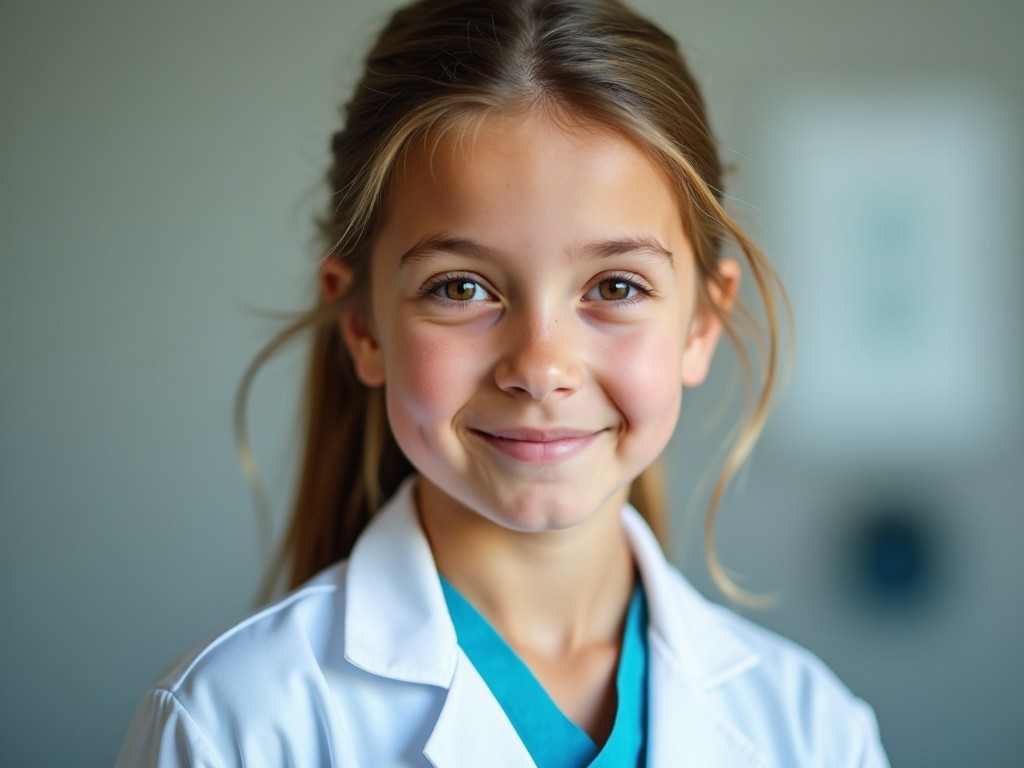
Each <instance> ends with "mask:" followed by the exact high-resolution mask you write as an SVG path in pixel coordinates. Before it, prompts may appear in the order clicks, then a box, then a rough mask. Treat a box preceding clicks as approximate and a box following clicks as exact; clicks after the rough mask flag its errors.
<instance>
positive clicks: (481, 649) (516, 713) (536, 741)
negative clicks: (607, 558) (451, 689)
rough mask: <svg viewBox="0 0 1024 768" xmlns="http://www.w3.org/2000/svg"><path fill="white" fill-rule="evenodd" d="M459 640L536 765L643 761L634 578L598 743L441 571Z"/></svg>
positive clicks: (641, 660) (643, 666) (641, 606)
mask: <svg viewBox="0 0 1024 768" xmlns="http://www.w3.org/2000/svg"><path fill="white" fill-rule="evenodd" d="M441 586H442V587H443V589H444V596H445V600H447V602H448V612H449V613H450V614H451V617H452V622H453V623H454V625H455V632H456V634H457V635H458V638H459V645H460V646H461V647H462V650H463V651H464V652H465V653H466V655H467V656H468V657H469V660H470V661H471V662H473V666H474V667H476V669H477V671H478V672H479V673H480V676H481V677H482V678H483V679H484V682H485V683H486V684H487V686H488V687H489V688H490V689H491V692H492V693H493V694H494V697H495V698H496V699H497V701H498V703H499V704H500V705H501V707H502V709H504V710H505V714H506V715H507V716H508V719H509V721H510V722H511V723H512V726H513V727H514V728H515V730H516V732H517V733H518V734H519V737H520V738H521V739H522V741H523V744H524V745H525V746H526V749H527V750H528V751H529V753H530V756H531V757H532V758H533V761H534V762H535V763H536V764H537V766H538V768H586V766H594V767H596V768H611V767H612V766H615V767H616V768H623V766H637V767H638V768H640V767H642V766H643V765H645V742H646V733H647V601H646V598H645V597H644V592H643V589H642V588H641V587H640V584H639V581H638V583H637V587H636V589H635V590H634V592H633V596H632V598H631V599H630V603H629V610H628V612H627V614H626V625H625V629H624V632H623V639H622V653H621V656H620V658H619V668H618V671H617V673H616V681H615V685H616V691H617V698H618V703H617V706H616V710H615V723H614V725H613V726H612V732H611V734H610V735H609V736H608V740H607V742H605V745H604V747H602V748H601V749H600V750H598V748H597V746H596V745H595V744H594V742H593V741H592V740H591V738H590V736H589V735H588V734H587V733H586V732H585V731H584V730H583V729H581V728H580V727H579V726H578V725H576V724H575V723H574V722H573V721H571V720H570V719H569V718H567V717H566V716H565V715H564V714H563V713H562V710H560V709H559V708H558V705H557V704H555V702H554V701H553V700H552V699H551V697H550V696H549V695H548V693H547V691H545V690H544V688H543V686H541V684H540V683H539V682H538V681H537V678H536V677H534V675H533V673H532V672H531V671H530V669H529V667H527V666H526V664H525V663H524V662H523V661H522V660H521V659H520V658H519V656H517V655H516V653H515V651H513V650H512V648H511V647H510V646H509V645H508V643H506V642H505V641H504V639H503V638H502V637H501V635H499V634H498V632H497V631H496V630H495V629H494V627H492V626H491V625H490V623H489V622H488V621H487V619H485V618H484V617H483V616H482V615H481V614H480V612H479V611H477V610H476V608H474V607H473V605H472V604H471V603H470V602H469V601H468V600H466V598H465V597H463V596H462V595H461V594H460V593H459V591H458V590H456V589H455V588H454V587H453V586H452V585H451V584H450V583H449V582H448V580H447V579H445V578H444V577H443V576H442V577H441Z"/></svg>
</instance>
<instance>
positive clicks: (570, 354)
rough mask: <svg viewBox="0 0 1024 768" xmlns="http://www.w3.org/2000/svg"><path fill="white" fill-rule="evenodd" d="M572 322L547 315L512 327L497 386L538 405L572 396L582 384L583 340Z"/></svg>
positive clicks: (495, 375) (499, 362)
mask: <svg viewBox="0 0 1024 768" xmlns="http://www.w3.org/2000/svg"><path fill="white" fill-rule="evenodd" d="M572 326H573V322H572V320H571V319H569V318H559V317H555V316H553V315H552V314H549V313H546V314H545V315H542V316H535V317H530V318H517V322H513V323H510V325H509V327H508V336H507V340H506V342H505V350H504V352H503V354H502V356H501V358H500V360H499V361H498V365H497V367H496V368H495V374H494V378H495V382H496V383H497V385H498V386H499V387H500V388H501V389H502V390H504V391H505V392H508V393H510V394H513V395H517V396H521V397H526V398H530V399H532V400H536V401H538V402H541V401H544V400H549V399H551V398H556V397H564V396H567V395H570V394H572V393H573V392H575V391H576V390H578V389H579V388H580V386H581V385H582V384H583V376H584V366H583V361H582V348H581V341H582V340H581V339H580V338H579V337H578V336H579V334H577V333H575V332H574V330H573V328H572Z"/></svg>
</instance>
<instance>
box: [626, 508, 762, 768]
mask: <svg viewBox="0 0 1024 768" xmlns="http://www.w3.org/2000/svg"><path fill="white" fill-rule="evenodd" d="M623 523H624V524H625V527H626V533H627V535H628V536H629V539H630V542H631V544H632V548H633V554H634V556H635V558H636V562H637V566H638V567H639V570H640V576H641V579H642V581H643V585H644V591H645V592H646V593H647V603H648V607H649V611H650V627H649V630H648V635H647V636H648V654H649V656H648V660H649V667H648V685H649V687H650V690H649V694H648V695H649V702H650V703H649V707H648V712H649V715H648V717H649V721H648V753H647V754H648V764H649V765H651V766H652V767H653V768H662V766H677V765H695V766H705V765H714V766H723V767H724V768H725V767H727V768H767V767H768V766H770V765H771V761H770V760H769V759H768V758H767V757H766V756H765V755H764V754H763V752H762V751H761V750H760V749H759V748H758V747H757V746H755V745H754V744H753V743H751V741H750V740H749V739H748V738H747V737H746V736H745V735H744V734H743V733H742V732H741V731H740V729H739V728H737V727H736V726H735V725H734V724H733V723H732V722H731V721H730V719H729V717H728V716H727V713H725V712H724V711H722V708H721V707H719V706H717V705H716V703H715V701H714V697H713V691H714V689H715V687H716V686H718V685H721V684H723V683H726V682H728V681H730V680H732V679H734V678H735V677H737V676H738V675H742V674H743V673H744V672H746V671H748V670H750V669H751V668H753V667H755V666H756V665H757V664H758V663H759V662H758V658H757V654H755V653H754V652H753V651H752V650H751V649H750V648H748V647H747V646H746V644H745V643H743V641H742V640H741V639H740V638H738V637H736V636H735V635H733V633H732V632H730V631H729V630H728V629H727V628H726V627H724V626H723V625H722V622H721V621H719V620H718V618H717V615H716V613H715V611H716V609H715V608H714V607H713V606H711V605H710V604H709V603H708V602H707V601H706V600H705V599H704V598H703V597H701V596H700V595H699V594H698V593H697V592H696V590H694V589H693V587H691V586H690V585H689V584H688V583H686V581H685V580H684V579H683V578H682V577H681V575H680V574H679V573H678V572H677V571H675V569H674V568H672V567H671V566H670V565H669V564H668V562H667V561H666V560H665V556H664V554H663V553H662V551H661V547H660V546H659V545H658V542H657V541H656V540H655V538H654V535H653V534H652V533H651V530H650V528H649V527H648V526H647V524H646V523H645V522H644V521H643V519H642V518H641V517H640V515H639V514H638V513H637V512H636V510H634V509H633V508H632V507H629V506H627V507H626V508H625V509H624V511H623Z"/></svg>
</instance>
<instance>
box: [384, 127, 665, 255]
mask: <svg viewBox="0 0 1024 768" xmlns="http://www.w3.org/2000/svg"><path fill="white" fill-rule="evenodd" d="M382 224H383V226H382V229H381V234H382V235H388V234H390V235H392V236H395V237H397V238H398V239H400V240H408V239H410V238H413V239H416V238H419V237H422V236H423V235H424V234H425V232H426V231H428V230H436V231H448V230H452V229H455V230H458V231H459V234H461V235H465V236H472V237H478V238H482V239H484V240H493V239H499V240H505V241H508V242H510V243H518V244H519V245H521V246H523V247H530V246H531V245H532V243H531V241H532V240H536V239H538V238H541V237H544V238H546V239H547V242H548V243H549V244H550V241H551V238H552V237H555V238H557V239H560V240H561V239H566V238H569V239H572V238H583V239H590V238H592V237H593V236H597V235H607V236H618V235H622V234H626V233H628V232H629V231H632V230H637V229H641V230H644V231H656V232H658V233H659V234H662V235H664V236H666V237H668V235H669V233H670V231H671V233H672V235H673V236H678V235H679V234H681V226H682V223H681V216H680V211H679V206H678V205H677V200H676V198H675V195H674V192H673V188H672V185H671V183H670V181H669V179H668V177H667V175H666V174H665V173H664V171H662V170H661V169H660V168H659V167H658V166H657V165H656V164H655V163H654V162H653V161H652V159H651V158H650V156H649V155H648V153H647V152H646V151H645V150H644V149H643V148H642V147H641V146H640V145H639V144H638V143H637V142H635V141H634V140H632V139H631V138H629V137H627V136H625V135H624V134H622V133H620V132H618V131H614V130H612V129H610V128H607V127H605V126H602V125H599V124H596V123H593V122H581V121H578V120H577V121H569V120H566V119H558V118H556V117H555V116H552V115H549V114H546V113H544V112H541V111H533V112H529V113H525V114H515V115H507V114H492V115H487V116H485V117H480V118H476V119H472V120H467V121H463V122H460V123H458V124H457V125H455V126H452V127H450V128H448V129H446V130H443V131H435V132H434V133H431V134H427V135H426V137H425V138H422V139H420V140H418V141H416V142H415V143H413V144H412V145H411V146H410V147H409V148H408V151H407V152H406V153H405V156H404V157H403V158H402V159H401V160H400V161H399V162H398V163H397V164H396V167H395V169H394V173H393V175H392V179H391V184H390V190H389V195H388V203H387V206H386V210H385V213H384V217H383V222H382ZM617 230H619V231H617Z"/></svg>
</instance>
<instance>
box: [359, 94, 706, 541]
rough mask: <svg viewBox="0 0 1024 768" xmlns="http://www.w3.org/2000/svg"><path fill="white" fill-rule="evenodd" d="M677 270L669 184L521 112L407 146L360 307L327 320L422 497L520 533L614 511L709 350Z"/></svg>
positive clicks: (630, 152) (639, 155) (580, 134)
mask: <svg viewBox="0 0 1024 768" xmlns="http://www.w3.org/2000/svg"><path fill="white" fill-rule="evenodd" d="M696 279H697V278H696V272H695V268H694V259H693V253H692V248H691V245H690V242H689V239H688V238H687V236H686V233H685V232H684V229H683V223H682V219H681V216H680V213H679V209H678V205H677V201H676V198H675V197H674V194H673V191H672V188H671V186H670V184H669V182H668V180H667V179H666V178H665V176H664V175H663V174H662V173H661V172H660V171H659V170H658V169H657V168H656V166H655V165H654V164H653V163H652V162H651V160H650V159H649V158H648V157H647V155H646V154H645V153H644V152H643V151H642V150H641V149H640V148H639V147H638V146H637V145H636V144H635V143H633V142H632V141H630V140H628V139H627V138H625V137H624V136H622V135H620V134H617V133H614V132H612V131H610V130H607V129H603V128H599V127H596V126H594V125H587V126H578V127H575V128H570V127H567V126H566V124H565V123H564V121H559V122H556V121H554V120H552V119H550V118H549V117H547V116H545V115H543V114H537V113H530V114H527V115H525V116H514V117H512V116H502V117H487V118H485V119H484V120H483V121H482V122H481V123H480V124H479V127H478V130H475V131H470V132H468V133H467V134H466V135H465V136H464V137H463V138H462V139H461V140H460V139H458V138H457V137H455V136H454V135H447V136H445V137H442V138H441V139H440V140H439V141H438V142H437V143H434V142H433V141H427V142H424V143H423V145H422V146H419V147H417V148H414V149H413V151H411V153H410V154H409V156H408V158H407V160H406V161H405V162H402V163H400V164H399V165H398V167H397V169H396V173H395V176H394V179H393V182H392V185H391V189H390V195H389V198H388V203H387V208H386V212H385V216H384V218H383V221H382V223H381V225H380V227H379V231H378V234H377V237H376V239H375V241H374V248H373V253H372V272H371V281H370V282H371V285H372V296H371V297H370V302H369V306H368V308H367V310H366V313H365V315H362V314H359V313H358V312H357V311H355V310H353V311H349V312H348V313H346V314H345V315H344V316H343V319H342V321H341V324H342V333H343V336H344V338H345V341H346V344H347V346H348V348H349V351H350V353H351V354H352V357H353V361H354V363H355V367H356V371H357V373H358V375H359V377H360V378H361V379H362V381H363V382H364V383H365V384H367V385H370V386H379V385H383V386H384V387H385V391H386V401H387V411H388V418H389V421H390V424H391V428H392V430H393V432H394V435H395V438H396V439H397V441H398V443H399V445H400V446H401V447H402V450H403V451H404V452H405V454H406V456H407V457H408V458H409V460H410V461H411V462H412V463H413V465H414V466H415V467H416V468H417V470H418V471H419V473H420V475H421V482H420V505H421V512H422V513H424V514H428V513H429V508H430V507H431V506H432V505H442V504H443V505H451V506H452V507H459V508H463V509H467V510H471V511H472V512H474V513H477V514H479V515H482V516H483V517H484V518H486V519H489V520H491V521H493V522H495V523H497V524H499V525H501V526H503V527H505V528H509V529H513V530H522V531H541V530H553V529H562V528H567V527H569V526H572V525H575V524H577V523H580V522H582V521H584V520H587V519H588V518H590V517H592V516H594V515H595V514H602V513H611V512H612V511H616V512H617V510H618V508H619V506H620V505H621V504H622V502H623V501H624V500H625V498H626V496H627V494H628V489H629V484H630V483H631V481H632V480H633V479H634V478H635V477H636V476H637V475H638V474H639V473H640V472H641V471H643V470H644V469H645V468H646V467H647V466H648V465H649V464H650V463H651V462H653V461H654V460H655V459H656V458H657V457H658V455H659V454H660V453H661V452H662V450H663V449H664V447H665V445H666V444H667V442H668V440H669V437H670V436H671V434H672V430H673V428H674V427H675V424H676V420H677V417H678V414H679V406H680V401H681V395H682V387H683V385H684V384H686V385H694V384H697V383H699V382H700V381H701V380H702V379H703V377H704V374H705V372H706V369H707V365H708V362H709V361H710V357H711V353H712V351H713V349H714V346H715V342H716V340H717V337H718V332H719V325H718V323H717V321H716V320H715V318H714V315H713V314H712V313H711V312H709V311H706V310H705V311H700V312H698V311H697V309H698V308H697V300H696V297H697V285H696V282H695V281H696ZM424 507H425V508H424Z"/></svg>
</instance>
